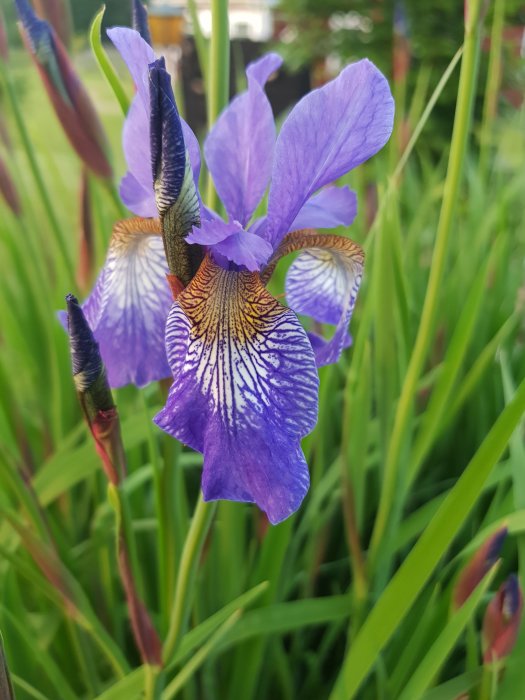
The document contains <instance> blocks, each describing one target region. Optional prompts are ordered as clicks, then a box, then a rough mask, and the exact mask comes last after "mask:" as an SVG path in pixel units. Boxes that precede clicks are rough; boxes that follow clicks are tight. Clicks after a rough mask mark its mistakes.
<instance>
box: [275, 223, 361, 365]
mask: <svg viewBox="0 0 525 700" xmlns="http://www.w3.org/2000/svg"><path fill="white" fill-rule="evenodd" d="M294 251H302V252H301V253H300V254H299V255H298V257H297V258H296V260H295V261H294V262H293V263H292V265H291V266H290V268H289V270H288V273H287V276H286V299H287V302H288V305H289V306H290V308H292V309H293V310H294V311H296V312H297V313H299V314H303V315H305V316H310V317H311V318H313V319H314V321H317V322H319V323H328V324H331V325H334V326H335V331H334V333H333V335H332V337H331V338H330V339H329V340H325V339H324V338H321V337H320V336H319V335H318V334H315V335H314V336H313V337H312V334H310V336H311V337H312V347H313V348H314V351H315V358H316V362H317V365H318V366H322V365H327V364H331V363H333V362H337V360H338V359H339V357H340V355H341V353H342V351H343V349H344V348H345V347H347V344H348V338H349V336H348V326H349V323H350V319H351V317H352V312H353V310H354V306H355V301H356V297H357V293H358V291H359V286H360V284H361V279H362V274H363V265H364V253H363V250H362V248H361V247H360V246H359V245H357V243H354V242H353V241H351V240H350V239H349V238H344V237H343V236H335V235H333V234H319V233H317V232H316V231H309V230H306V231H295V232H293V233H290V234H288V235H287V236H286V237H285V238H284V240H283V241H282V243H281V245H280V246H279V248H278V250H277V251H276V253H275V255H274V257H273V258H272V261H271V262H270V264H269V266H268V268H267V269H266V270H265V271H264V273H263V279H264V280H265V281H266V280H268V279H269V277H270V276H271V274H272V272H273V270H274V268H275V265H276V264H277V261H278V260H279V259H280V258H281V257H283V256H284V255H287V254H288V253H292V252H294Z"/></svg>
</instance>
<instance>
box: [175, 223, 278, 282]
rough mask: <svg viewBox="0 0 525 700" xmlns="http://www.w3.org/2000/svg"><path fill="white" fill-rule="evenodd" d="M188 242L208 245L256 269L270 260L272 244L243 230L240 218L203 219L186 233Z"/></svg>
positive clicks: (231, 259) (226, 256)
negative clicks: (227, 219) (236, 219)
mask: <svg viewBox="0 0 525 700" xmlns="http://www.w3.org/2000/svg"><path fill="white" fill-rule="evenodd" d="M186 241H187V242H188V243H198V244H200V245H205V246H208V247H209V248H210V249H211V250H212V251H213V252H214V253H218V255H219V256H221V257H224V258H226V259H227V260H229V261H230V262H233V263H235V264H236V265H242V266H243V267H245V268H246V269H247V270H250V271H251V272H255V271H256V270H260V269H261V267H262V266H263V265H265V264H266V263H267V262H268V259H269V257H270V255H271V254H272V247H271V246H270V244H269V243H268V241H265V240H264V239H262V238H261V237H260V236H256V235H255V234H253V233H249V232H248V231H244V230H243V228H242V226H241V225H240V224H239V222H238V221H229V222H228V223H226V222H224V221H223V220H222V219H213V220H207V221H202V222H201V226H200V227H199V228H197V227H195V228H193V230H192V232H191V233H190V234H189V235H188V236H187V238H186Z"/></svg>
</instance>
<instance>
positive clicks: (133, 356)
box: [82, 218, 171, 388]
mask: <svg viewBox="0 0 525 700" xmlns="http://www.w3.org/2000/svg"><path fill="white" fill-rule="evenodd" d="M167 271H168V270H167V267H166V262H165V258H164V248H163V245H162V238H161V236H160V227H159V224H158V221H156V220H151V219H138V218H135V219H128V220H126V221H121V222H119V223H118V224H117V225H116V226H115V228H114V230H113V235H112V237H111V242H110V246H109V250H108V254H107V257H106V262H105V264H104V267H103V268H102V271H101V273H100V275H99V277H98V279H97V281H96V283H95V287H94V289H93V291H92V292H91V294H90V296H89V297H88V298H87V299H86V301H85V302H84V304H83V307H82V308H83V311H84V315H85V317H86V320H87V322H88V323H89V326H90V328H91V329H92V331H93V335H94V336H95V339H96V340H97V342H98V344H99V348H100V354H101V355H102V359H103V360H104V363H105V365H106V370H107V375H108V380H109V384H110V386H111V387H113V388H116V387H120V386H124V385H125V384H130V383H131V384H136V385H137V386H144V385H145V384H148V383H149V382H152V381H155V380H158V379H163V378H164V377H169V375H170V370H169V366H168V361H167V357H166V350H165V346H164V330H165V326H166V318H167V316H168V313H169V309H170V305H171V293H170V291H169V287H168V284H167V282H166V272H167Z"/></svg>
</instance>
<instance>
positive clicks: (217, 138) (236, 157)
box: [204, 53, 282, 226]
mask: <svg viewBox="0 0 525 700" xmlns="http://www.w3.org/2000/svg"><path fill="white" fill-rule="evenodd" d="M281 63H282V59H281V57H280V56H278V55H277V54H273V53H270V54H266V55H265V56H263V57H262V58H260V59H259V60H258V61H254V62H253V63H250V65H249V66H248V67H247V69H246V77H247V79H248V90H247V91H246V92H243V93H242V94H241V95H238V96H237V97H236V98H235V99H234V100H233V101H232V102H231V104H230V105H229V106H228V107H227V108H226V109H225V110H224V111H223V112H222V114H221V115H220V117H219V118H218V120H217V122H216V123H215V124H214V126H213V128H212V130H211V131H210V133H209V135H208V137H207V139H206V141H205V143H204V155H205V157H206V162H207V164H208V167H209V169H210V172H211V174H212V177H213V182H214V183H215V187H216V189H217V193H218V194H219V197H220V198H221V200H222V202H223V204H224V206H225V207H226V211H227V213H228V215H229V217H230V218H231V219H235V220H236V221H238V222H239V223H240V224H241V225H242V226H246V224H247V223H248V221H249V219H250V217H251V216H252V214H253V212H254V211H255V208H256V207H257V205H258V203H259V202H260V200H261V198H262V196H263V194H264V192H265V190H266V187H267V186H268V181H269V179H270V173H271V170H272V160H273V148H274V144H275V124H274V120H273V114H272V108H271V106H270V102H269V101H268V98H267V97H266V94H265V92H264V85H265V83H266V81H267V80H268V78H269V76H270V75H271V74H272V73H273V72H274V71H276V70H277V69H278V68H279V67H280V65H281Z"/></svg>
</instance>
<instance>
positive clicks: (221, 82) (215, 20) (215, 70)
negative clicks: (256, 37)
mask: <svg viewBox="0 0 525 700" xmlns="http://www.w3.org/2000/svg"><path fill="white" fill-rule="evenodd" d="M211 23H212V32H211V41H210V52H209V61H210V63H209V69H208V131H210V129H211V128H212V126H213V124H214V123H215V121H216V120H217V117H218V116H219V114H220V113H221V112H222V110H223V109H224V108H225V107H226V105H227V104H228V96H229V88H230V80H229V78H230V33H229V24H228V0H212V2H211ZM206 203H207V205H208V207H210V209H214V210H216V209H217V206H218V204H219V199H218V197H217V192H216V191H215V187H214V185H213V180H212V177H211V174H210V173H208V188H207V197H206Z"/></svg>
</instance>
